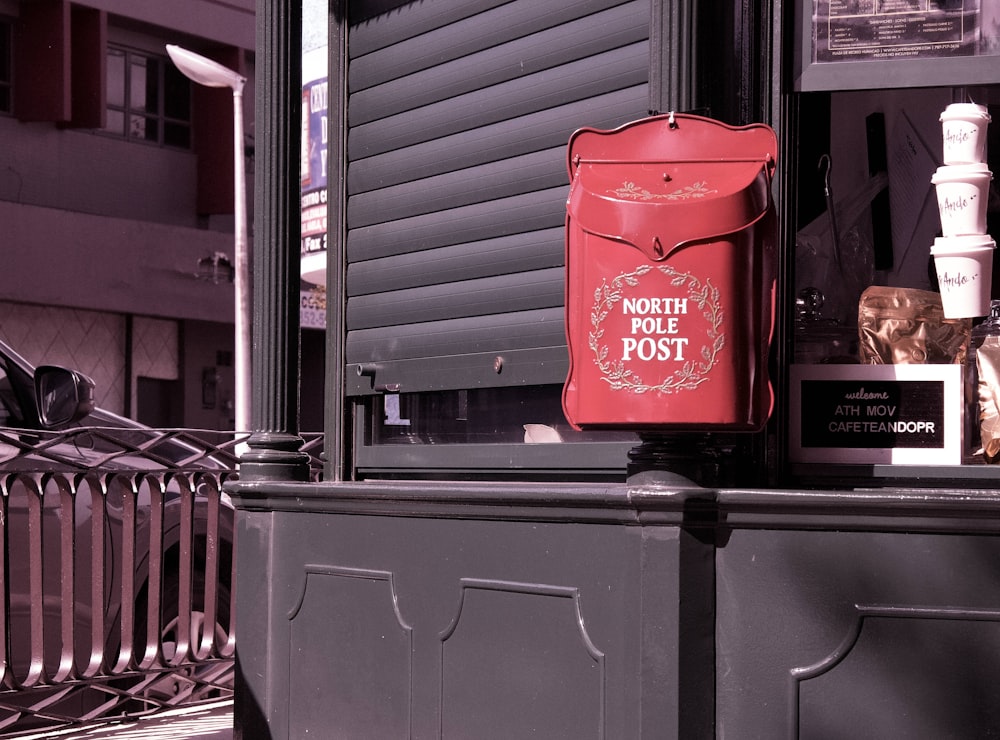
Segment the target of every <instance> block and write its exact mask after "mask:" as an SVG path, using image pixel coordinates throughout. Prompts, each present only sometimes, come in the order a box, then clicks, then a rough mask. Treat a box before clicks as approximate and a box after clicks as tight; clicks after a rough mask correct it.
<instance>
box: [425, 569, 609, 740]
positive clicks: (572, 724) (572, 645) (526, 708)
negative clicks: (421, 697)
mask: <svg viewBox="0 0 1000 740" xmlns="http://www.w3.org/2000/svg"><path fill="white" fill-rule="evenodd" d="M579 596H580V592H579V590H578V589H575V588H567V587H557V586H546V585H543V584H529V583H510V582H504V581H496V580H489V581H486V580H473V579H463V582H462V601H461V605H460V609H459V613H458V614H457V615H456V616H455V620H454V622H453V624H452V626H451V627H450V628H449V629H448V630H447V631H445V632H444V633H443V634H442V637H441V641H442V679H441V687H442V700H441V707H442V709H441V715H442V722H441V726H442V730H443V732H442V734H443V736H444V737H467V738H473V737H480V738H485V737H491V736H493V735H494V733H495V732H496V729H497V728H498V727H504V726H509V725H508V723H509V722H510V718H511V717H512V716H516V717H517V718H518V719H517V721H518V723H519V724H521V725H522V726H523V727H530V728H532V731H533V733H534V734H537V735H538V736H539V737H549V738H557V737H565V738H579V739H580V740H583V739H584V738H603V737H605V736H606V735H605V727H604V718H605V716H606V714H607V707H606V706H605V696H604V687H605V683H606V681H607V675H606V670H605V664H604V663H605V656H604V653H603V652H602V651H601V649H600V646H598V645H595V644H594V643H593V642H592V641H591V639H590V636H589V635H588V634H587V630H586V627H585V615H584V614H582V613H581V611H580V600H579ZM513 677H517V680H511V679H512V678H513ZM485 696H489V697H490V701H489V702H484V701H483V697H485Z"/></svg>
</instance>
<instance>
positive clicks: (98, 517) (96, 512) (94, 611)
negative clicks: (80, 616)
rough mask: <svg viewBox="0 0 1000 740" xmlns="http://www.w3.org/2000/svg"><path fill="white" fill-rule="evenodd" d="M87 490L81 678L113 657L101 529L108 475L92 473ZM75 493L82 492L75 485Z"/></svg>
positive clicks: (97, 671)
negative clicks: (86, 617)
mask: <svg viewBox="0 0 1000 740" xmlns="http://www.w3.org/2000/svg"><path fill="white" fill-rule="evenodd" d="M84 481H85V483H84V484H85V485H86V487H87V493H88V494H89V495H90V553H89V554H90V562H89V569H90V593H89V595H88V599H89V602H88V604H87V606H88V609H89V611H90V642H89V646H88V656H87V660H86V667H85V668H84V669H83V670H82V671H81V672H80V675H81V676H82V677H84V678H93V677H94V676H97V675H99V674H100V673H101V672H103V671H105V670H107V667H108V665H109V664H110V662H111V661H112V660H113V659H114V658H113V656H110V655H106V648H105V645H106V642H107V636H106V635H105V632H104V631H105V625H106V622H105V614H104V610H105V606H104V605H105V600H104V591H105V587H106V583H107V581H106V572H107V567H108V561H107V553H106V551H105V544H104V532H105V527H106V526H107V511H108V495H107V492H108V489H107V476H104V475H98V474H94V473H91V474H89V475H87V476H86V478H85V479H84ZM76 495H77V497H79V496H80V495H81V491H80V488H79V487H78V488H77V492H76Z"/></svg>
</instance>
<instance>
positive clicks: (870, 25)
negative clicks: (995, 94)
mask: <svg viewBox="0 0 1000 740" xmlns="http://www.w3.org/2000/svg"><path fill="white" fill-rule="evenodd" d="M796 8H797V13H798V14H797V18H798V33H797V34H796V62H797V69H796V73H795V88H796V89H797V90H802V91H808V90H847V89H863V88H887V87H928V86H952V85H970V84H991V83H995V82H1000V64H998V61H1000V60H998V59H996V58H995V57H997V56H1000V3H997V2H996V1H995V0H798V2H797V3H796ZM984 57H987V58H990V57H992V59H984Z"/></svg>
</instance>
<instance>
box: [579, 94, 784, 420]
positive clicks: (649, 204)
mask: <svg viewBox="0 0 1000 740" xmlns="http://www.w3.org/2000/svg"><path fill="white" fill-rule="evenodd" d="M568 155H569V156H568V164H569V174H570V178H571V186H570V191H569V198H568V200H567V217H566V272H567V274H566V334H567V343H568V345H569V352H570V370H569V376H568V378H567V380H566V384H565V387H564V389H563V409H564V411H565V414H566V418H567V420H568V421H569V422H570V423H571V424H572V425H573V426H574V427H576V428H579V429H600V428H605V429H625V428H628V429H637V430H642V429H647V430H649V429H653V430H672V429H676V430H685V429H690V430H703V431H716V430H718V431H749V430H756V429H759V428H760V427H762V426H763V424H764V423H765V422H766V421H767V418H768V416H769V414H770V411H771V407H772V405H773V393H772V389H771V385H770V382H769V380H768V372H767V355H768V347H769V343H770V338H771V334H772V329H773V324H774V310H775V305H774V304H775V273H776V250H777V234H776V222H777V219H776V216H775V209H774V202H773V199H772V197H771V180H772V176H773V174H774V168H775V161H776V158H777V141H776V137H775V135H774V131H773V130H771V129H770V128H769V127H768V126H765V125H763V124H758V125H751V126H743V127H732V126H728V125H726V124H723V123H720V122H718V121H714V120H711V119H708V118H703V117H700V116H694V115H687V114H665V115H660V116H652V117H650V118H645V119H642V120H639V121H635V122H633V123H629V124H626V125H624V126H622V127H620V128H617V129H615V130H613V131H601V130H597V129H590V128H584V129H580V130H579V131H577V132H576V133H574V134H573V136H572V137H571V138H570V142H569V151H568Z"/></svg>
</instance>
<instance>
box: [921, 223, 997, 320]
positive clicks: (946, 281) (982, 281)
mask: <svg viewBox="0 0 1000 740" xmlns="http://www.w3.org/2000/svg"><path fill="white" fill-rule="evenodd" d="M995 251H996V242H994V241H993V239H992V238H990V236H989V235H988V234H979V235H972V236H943V237H938V238H937V239H935V240H934V246H932V247H931V255H932V256H933V257H934V268H935V269H936V270H937V277H938V290H939V291H940V292H941V306H942V308H944V315H945V318H947V319H967V318H972V317H974V316H986V315H987V314H989V312H990V291H991V289H992V287H993V285H992V284H993V253H994V252H995Z"/></svg>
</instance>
